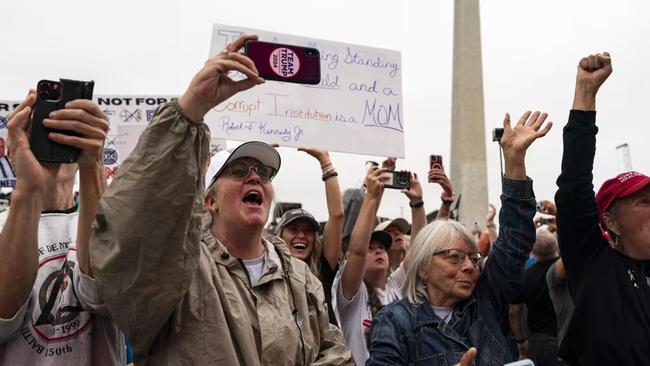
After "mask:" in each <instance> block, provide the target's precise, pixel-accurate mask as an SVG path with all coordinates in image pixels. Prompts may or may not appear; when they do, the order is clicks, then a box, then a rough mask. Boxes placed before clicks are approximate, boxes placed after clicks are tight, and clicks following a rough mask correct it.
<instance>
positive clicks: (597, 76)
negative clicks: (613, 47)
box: [576, 52, 612, 91]
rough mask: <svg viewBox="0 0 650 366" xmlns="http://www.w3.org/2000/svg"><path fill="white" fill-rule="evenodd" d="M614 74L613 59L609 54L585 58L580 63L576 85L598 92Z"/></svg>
mask: <svg viewBox="0 0 650 366" xmlns="http://www.w3.org/2000/svg"><path fill="white" fill-rule="evenodd" d="M611 73H612V59H611V58H610V56H609V53H608V52H603V53H597V54H595V55H589V56H586V57H583V58H582V59H581V60H580V62H579V63H578V73H577V75H576V84H577V85H579V86H581V87H588V88H592V89H593V90H594V91H597V90H598V88H600V86H601V85H603V83H604V82H605V80H607V78H608V77H609V75H611Z"/></svg>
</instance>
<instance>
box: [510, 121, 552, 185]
mask: <svg viewBox="0 0 650 366" xmlns="http://www.w3.org/2000/svg"><path fill="white" fill-rule="evenodd" d="M546 117H548V115H547V114H546V113H540V112H539V111H536V112H534V113H531V112H530V111H527V112H526V113H524V114H523V115H522V116H521V118H519V121H518V122H517V124H516V125H515V126H514V127H511V126H510V114H508V113H506V116H505V118H504V120H503V137H502V138H501V147H502V148H503V156H504V160H505V172H504V174H505V175H506V176H507V177H509V178H513V179H526V166H525V157H526V150H528V147H529V146H530V145H531V144H532V143H533V141H535V140H537V139H538V138H540V137H543V136H545V135H546V134H547V133H548V131H550V130H551V127H552V126H553V122H548V123H547V124H546V126H544V128H542V125H543V124H544V121H546Z"/></svg>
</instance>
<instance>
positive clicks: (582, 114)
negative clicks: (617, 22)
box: [555, 52, 612, 277]
mask: <svg viewBox="0 0 650 366" xmlns="http://www.w3.org/2000/svg"><path fill="white" fill-rule="evenodd" d="M611 73H612V60H611V58H610V57H609V54H608V53H607V52H605V53H603V54H596V55H590V56H587V57H584V58H582V59H581V60H580V62H579V64H578V72H577V76H576V87H575V94H574V99H573V107H572V108H573V109H572V110H571V112H570V115H569V123H567V125H566V126H565V127H564V134H563V139H564V153H563V155H562V172H561V174H560V176H559V177H558V179H557V185H558V191H557V193H556V194H555V203H556V205H557V218H556V220H557V230H558V243H559V245H560V252H561V255H562V259H563V261H564V265H565V266H566V270H567V275H568V276H569V277H572V276H578V274H579V272H580V271H579V268H580V267H581V265H582V263H583V262H584V261H585V260H588V258H589V257H590V255H591V254H592V253H595V252H596V251H598V250H599V249H600V248H602V247H603V246H604V245H606V241H605V240H604V239H603V238H602V236H601V233H600V228H599V225H598V221H599V218H598V214H597V210H596V201H595V198H594V190H593V189H594V187H593V174H592V170H593V163H594V156H595V154H596V134H597V133H598V127H596V112H595V111H596V95H597V93H598V90H599V89H600V87H601V86H602V84H603V83H604V82H605V80H607V78H608V77H609V75H610V74H611Z"/></svg>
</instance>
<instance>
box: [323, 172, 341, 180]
mask: <svg viewBox="0 0 650 366" xmlns="http://www.w3.org/2000/svg"><path fill="white" fill-rule="evenodd" d="M338 175H339V173H337V172H336V171H335V170H332V171H331V172H329V173H325V174H323V177H322V179H323V182H324V181H326V180H328V179H330V178H332V177H336V176H338Z"/></svg>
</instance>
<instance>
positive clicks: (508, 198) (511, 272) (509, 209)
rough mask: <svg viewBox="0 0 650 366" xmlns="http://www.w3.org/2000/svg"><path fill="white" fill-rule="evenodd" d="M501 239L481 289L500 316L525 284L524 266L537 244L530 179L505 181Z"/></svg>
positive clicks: (481, 282)
mask: <svg viewBox="0 0 650 366" xmlns="http://www.w3.org/2000/svg"><path fill="white" fill-rule="evenodd" d="M502 181H503V192H502V194H501V211H500V212H499V237H498V238H497V240H496V241H495V242H494V246H493V247H492V252H491V253H490V256H489V257H488V259H487V265H486V268H485V272H484V273H483V274H482V275H481V278H480V280H479V285H478V286H479V289H480V291H482V292H483V293H486V294H487V296H488V298H489V299H490V302H491V304H492V307H493V309H494V310H495V312H496V314H497V316H503V315H504V314H505V309H506V307H507V306H508V304H510V303H511V302H512V301H514V299H515V297H516V296H517V294H518V293H519V291H520V290H521V287H522V286H523V284H524V263H525V262H526V259H528V253H530V250H531V249H532V248H533V244H535V225H534V224H533V217H534V216H535V196H534V195H533V182H532V181H531V180H530V179H526V180H516V179H509V178H507V177H503V180H502Z"/></svg>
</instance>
